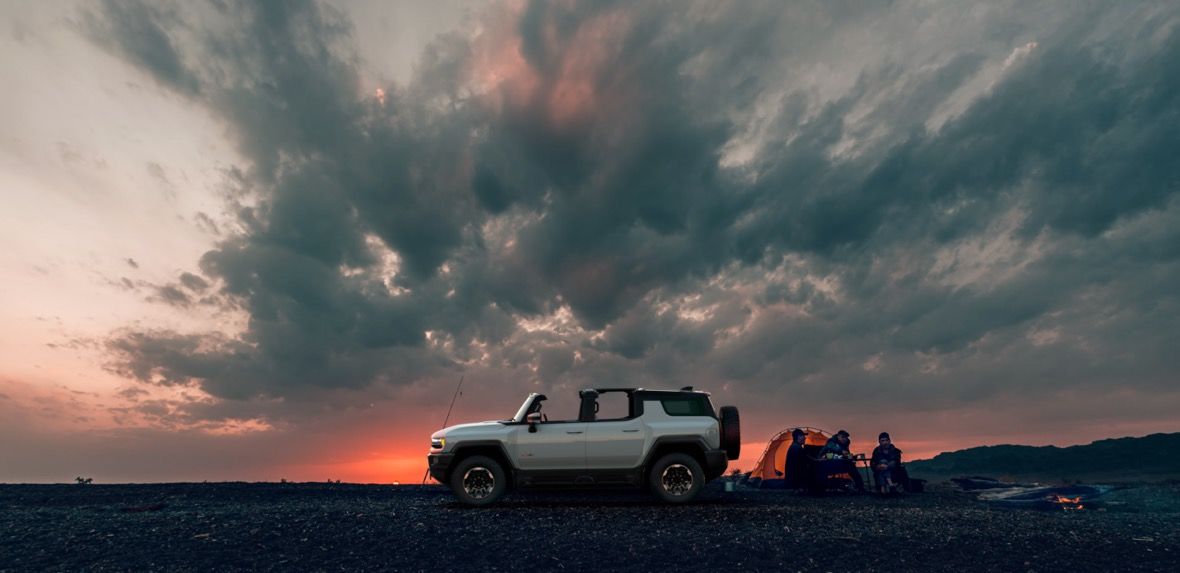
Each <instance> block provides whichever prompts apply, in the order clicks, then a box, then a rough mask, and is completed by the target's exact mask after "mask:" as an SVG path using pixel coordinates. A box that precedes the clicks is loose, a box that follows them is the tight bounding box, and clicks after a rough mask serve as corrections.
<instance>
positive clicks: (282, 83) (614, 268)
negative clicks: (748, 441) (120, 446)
mask: <svg viewBox="0 0 1180 573" xmlns="http://www.w3.org/2000/svg"><path fill="white" fill-rule="evenodd" d="M1058 8H1059V9H1058V10H1055V11H1054V10H1050V11H1049V13H1052V14H1053V16H1052V17H1048V16H1047V17H1046V18H1043V19H1027V18H1021V17H1020V16H1019V11H1016V10H1014V11H1009V12H1006V11H1004V10H997V11H995V12H994V13H993V12H992V11H984V12H986V13H984V14H981V15H979V16H978V18H979V21H978V22H966V23H964V22H963V21H962V18H960V17H958V16H957V15H956V13H955V12H956V9H955V7H930V6H923V5H917V4H915V5H911V4H908V3H900V4H897V5H891V6H890V7H879V8H877V7H875V8H864V7H862V6H859V5H858V6H843V5H840V4H839V3H835V4H830V5H829V4H824V5H822V6H811V7H808V8H806V9H800V10H799V11H798V12H797V13H796V12H792V13H791V14H790V15H785V14H784V11H783V10H782V8H781V6H779V5H778V4H775V3H767V4H760V5H742V6H714V5H712V4H710V3H701V4H689V5H680V4H677V5H661V4H653V5H644V6H631V5H624V4H613V3H593V2H588V3H574V4H572V5H566V4H563V5H555V4H551V3H545V2H535V3H529V4H528V5H526V6H525V7H524V8H523V10H522V11H521V12H519V13H515V12H512V10H510V9H509V8H508V7H502V6H500V7H494V8H491V9H489V10H488V12H487V13H486V14H484V15H483V16H482V17H481V20H480V22H481V25H480V30H481V32H480V33H479V34H452V35H443V36H440V37H439V38H437V39H436V40H435V41H434V42H433V43H432V44H431V45H430V47H429V48H428V49H427V50H426V51H425V52H424V53H423V54H422V56H421V58H420V63H419V66H418V67H417V70H416V73H415V76H414V78H413V79H412V80H411V81H410V82H408V83H407V84H405V85H389V86H383V90H384V91H383V94H384V95H382V96H381V97H380V98H377V97H375V96H374V95H373V94H368V93H362V88H361V87H360V86H362V85H365V82H364V81H362V75H363V74H362V72H361V70H362V69H363V62H362V61H361V59H360V58H359V57H358V56H357V55H356V54H355V53H354V48H353V44H352V37H351V28H350V25H349V23H348V22H347V21H346V20H345V19H344V18H343V16H341V15H340V14H339V13H337V12H336V11H335V10H334V9H332V8H331V7H330V6H326V5H322V4H317V3H311V2H285V3H262V4H246V5H240V6H239V5H236V4H230V5H226V6H225V7H224V8H220V7H219V8H217V9H216V10H212V11H208V10H205V11H203V10H201V9H195V8H189V7H185V6H177V7H176V8H175V9H171V8H169V9H165V8H158V7H151V6H143V5H138V4H135V3H107V4H104V5H103V6H102V8H101V9H97V10H94V11H93V12H92V13H90V12H88V15H87V16H85V17H84V18H83V21H84V22H85V23H86V30H88V33H89V34H90V35H91V36H92V37H93V38H95V41H96V42H98V43H99V44H100V45H103V46H106V47H107V48H109V49H110V50H111V51H112V52H114V53H116V54H119V55H120V56H122V57H123V58H125V59H126V60H127V61H128V62H130V63H132V64H134V65H136V66H138V67H140V68H141V69H143V70H144V71H145V72H147V73H149V74H151V75H152V76H153V77H154V78H155V79H156V80H157V81H158V82H159V83H160V84H161V85H164V86H168V87H170V88H171V89H173V90H175V91H176V92H178V93H179V94H182V95H184V96H185V97H187V98H189V99H190V100H191V101H193V102H195V103H196V104H198V105H201V106H204V107H205V108H207V109H208V110H209V111H211V112H212V113H213V114H214V115H215V116H217V117H218V118H220V119H221V120H222V121H224V122H225V124H226V126H227V127H228V130H229V133H230V134H231V136H232V137H233V138H234V140H235V141H236V143H237V145H238V147H239V150H240V151H241V153H242V155H243V157H244V158H245V160H246V161H247V165H245V167H246V169H244V170H243V171H240V172H235V175H234V177H233V180H234V182H235V183H234V185H235V188H237V191H236V192H235V194H234V196H233V198H232V201H233V203H232V206H233V207H234V209H233V212H234V217H235V220H234V221H233V224H234V225H236V226H237V228H238V229H239V230H238V231H237V232H233V233H230V232H227V233H226V234H225V235H224V238H223V239H222V240H221V242H220V243H219V244H218V246H217V247H216V248H215V249H214V250H211V251H210V252H208V253H206V254H205V255H204V256H203V257H202V258H201V260H200V262H199V266H200V270H201V272H202V274H203V275H204V277H207V279H208V280H206V278H202V277H198V276H197V275H195V274H189V273H185V274H184V275H182V276H181V278H180V283H178V284H177V285H171V286H164V287H159V288H158V290H157V291H156V296H158V297H159V298H160V299H161V300H163V301H164V302H167V303H169V304H174V305H179V306H187V305H189V304H191V303H192V302H193V300H195V298H196V297H197V296H201V295H203V293H205V292H207V291H216V293H217V295H218V296H219V297H220V298H216V299H215V300H216V301H217V302H216V304H220V305H221V306H222V307H223V311H225V312H242V313H244V315H245V317H246V327H245V330H244V331H243V332H242V333H240V334H234V335H232V336H231V335H228V334H179V333H174V332H161V331H127V332H123V333H121V334H119V335H117V336H115V337H114V338H112V340H111V341H110V348H111V349H112V351H113V352H114V356H115V358H116V362H117V364H116V366H115V367H116V368H117V369H118V371H119V372H121V373H123V374H125V375H127V376H129V377H132V378H135V379H137V380H141V381H144V382H153V383H160V384H171V385H190V384H191V385H197V386H199V387H200V388H201V389H203V390H205V391H206V392H208V393H210V394H211V395H213V396H214V397H217V398H222V399H242V400H244V399H257V398H275V397H284V398H295V397H303V398H306V397H309V396H313V395H317V392H324V391H329V390H332V389H336V388H342V387H343V388H354V389H362V388H381V387H386V386H395V387H397V386H401V387H404V386H405V385H408V384H410V383H412V382H415V381H418V380H421V379H426V378H432V377H443V375H444V374H448V375H449V374H450V373H452V372H453V371H459V370H463V371H466V372H472V373H474V372H482V373H486V374H487V375H488V376H489V377H492V376H493V372H501V370H499V369H507V370H508V371H511V372H517V373H519V375H520V376H522V377H525V378H527V379H530V380H535V381H537V382H538V383H541V384H544V385H546V386H562V385H577V384H583V383H600V381H602V380H610V381H611V383H612V384H614V383H620V384H621V383H637V384H645V385H681V384H682V383H696V384H697V385H699V386H702V387H715V386H719V385H725V384H730V383H732V384H733V385H734V386H733V387H734V388H735V389H734V390H727V391H726V392H731V393H732V394H733V395H740V393H741V392H751V393H753V392H761V393H767V392H789V393H791V394H793V395H797V396H799V397H800V398H802V399H804V400H807V401H825V400H833V399H836V398H841V399H866V400H874V401H875V402H874V403H878V404H885V405H888V407H891V408H893V407H896V408H903V409H904V408H910V409H914V410H923V409H926V410H928V409H930V408H934V407H944V408H953V407H957V406H961V405H962V404H969V403H973V402H981V401H987V400H995V399H998V398H997V397H999V396H1003V395H1005V393H1011V392H1021V393H1027V394H1029V395H1053V394H1054V393H1059V392H1065V391H1068V390H1069V389H1071V388H1073V389H1085V388H1094V389H1095V393H1096V394H1099V393H1100V392H1099V390H1100V389H1105V390H1110V389H1111V388H1115V387H1121V388H1134V389H1136V390H1137V391H1150V390H1151V389H1157V388H1161V387H1164V386H1165V385H1166V384H1167V383H1169V382H1174V374H1173V373H1174V372H1176V371H1177V367H1178V366H1180V364H1178V363H1177V362H1176V358H1174V354H1173V353H1171V352H1169V351H1168V350H1167V349H1166V342H1165V341H1167V340H1174V339H1175V336H1176V335H1177V334H1180V332H1175V331H1176V326H1175V325H1176V324H1180V321H1176V320H1175V319H1176V317H1177V311H1178V310H1180V308H1178V304H1180V303H1178V301H1177V295H1176V294H1175V293H1177V292H1180V288H1178V287H1180V251H1178V247H1177V246H1176V245H1178V244H1180V240H1178V239H1180V237H1177V236H1176V229H1177V228H1180V226H1178V225H1177V224H1176V223H1177V221H1180V200H1178V199H1177V197H1176V194H1177V192H1178V191H1180V163H1178V162H1176V161H1173V158H1172V157H1171V154H1173V153H1174V152H1173V151H1172V150H1174V149H1177V148H1180V135H1177V132H1176V130H1175V129H1174V128H1173V126H1174V125H1176V124H1177V120H1178V119H1180V118H1178V117H1177V114H1178V113H1180V100H1178V99H1177V98H1180V96H1178V95H1177V94H1180V85H1178V84H1177V82H1178V81H1180V80H1177V79H1176V74H1174V73H1171V70H1172V69H1173V68H1175V67H1176V64H1177V62H1180V32H1177V31H1176V29H1175V27H1169V26H1168V25H1167V24H1166V22H1168V21H1169V20H1168V18H1165V17H1163V16H1166V15H1170V16H1174V14H1170V13H1171V12H1173V11H1174V10H1171V9H1169V8H1164V7H1159V6H1152V5H1137V4H1136V5H1132V4H1128V5H1127V6H1123V5H1120V6H1118V7H1111V6H1092V7H1086V8H1084V9H1074V8H1073V7H1071V6H1070V5H1066V4H1063V5H1060V6H1059V7H1058ZM959 16H961V15H959ZM181 22H184V25H181ZM784 30H786V31H789V32H791V33H784ZM837 48H839V49H837ZM850 60H851V61H850ZM205 218H206V219H208V217H207V216H205ZM198 220H199V221H200V220H201V219H198ZM203 224H205V225H206V226H207V227H208V228H211V229H213V232H214V233H215V234H216V233H217V232H218V229H217V226H216V225H214V224H213V223H212V221H211V220H208V221H206V222H205V223H203ZM165 291H167V292H165ZM496 376H500V374H496ZM141 413H144V412H141Z"/></svg>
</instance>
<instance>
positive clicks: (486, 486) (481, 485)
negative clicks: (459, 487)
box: [463, 466, 496, 499]
mask: <svg viewBox="0 0 1180 573" xmlns="http://www.w3.org/2000/svg"><path fill="white" fill-rule="evenodd" d="M495 488H496V476H495V474H493V473H492V470H490V469H488V468H485V467H483V466H475V467H473V468H471V469H469V470H467V471H466V472H464V473H463V491H464V493H466V494H467V495H469V496H471V498H472V499H485V498H487V497H488V496H489V495H492V490H493V489H495Z"/></svg>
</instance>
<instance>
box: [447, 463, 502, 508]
mask: <svg viewBox="0 0 1180 573" xmlns="http://www.w3.org/2000/svg"><path fill="white" fill-rule="evenodd" d="M449 482H450V483H449V485H450V486H451V491H453V492H455V497H457V498H459V501H461V502H463V503H464V504H466V505H491V504H493V503H495V502H496V500H498V499H500V496H502V495H504V492H505V491H508V475H507V473H506V472H505V471H504V466H501V465H500V462H497V461H496V460H494V459H492V458H489V457H487V456H471V457H469V458H466V459H464V460H463V461H461V462H459V463H458V465H456V466H455V470H454V471H452V472H451V479H450V480H449Z"/></svg>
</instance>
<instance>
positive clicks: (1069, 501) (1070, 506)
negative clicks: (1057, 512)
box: [1049, 495, 1086, 511]
mask: <svg viewBox="0 0 1180 573" xmlns="http://www.w3.org/2000/svg"><path fill="white" fill-rule="evenodd" d="M1049 501H1051V502H1053V503H1055V504H1057V505H1058V507H1060V508H1061V509H1064V510H1065V511H1076V510H1079V509H1085V508H1086V506H1084V505H1082V503H1081V501H1082V497H1081V496H1077V497H1066V496H1064V495H1050V496H1049Z"/></svg>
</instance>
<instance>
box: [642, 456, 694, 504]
mask: <svg viewBox="0 0 1180 573" xmlns="http://www.w3.org/2000/svg"><path fill="white" fill-rule="evenodd" d="M704 486H705V472H704V471H703V470H701V464H699V463H697V461H696V459H694V458H693V457H692V456H690V455H688V454H668V455H666V456H663V457H661V458H660V459H658V460H656V463H655V464H654V465H653V466H652V467H651V472H650V473H649V474H648V487H650V488H651V492H652V493H653V494H655V496H656V497H657V498H659V499H660V500H661V501H666V502H668V503H687V502H689V501H692V499H693V498H694V497H696V496H697V494H698V493H700V492H701V488H702V487H704Z"/></svg>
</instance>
